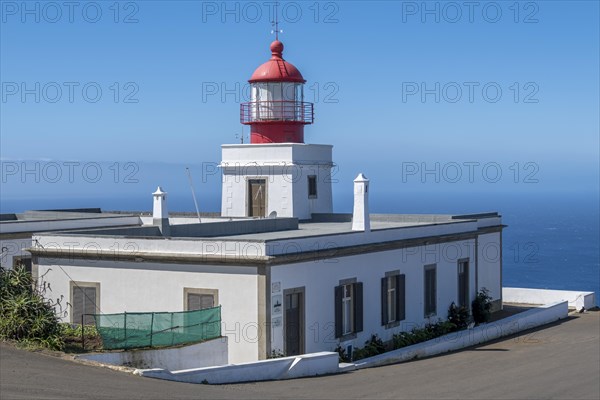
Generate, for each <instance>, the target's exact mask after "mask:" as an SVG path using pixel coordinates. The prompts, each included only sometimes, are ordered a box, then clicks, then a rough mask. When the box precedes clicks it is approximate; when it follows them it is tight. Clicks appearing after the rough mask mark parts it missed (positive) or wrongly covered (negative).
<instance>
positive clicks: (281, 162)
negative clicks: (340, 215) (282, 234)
mask: <svg viewBox="0 0 600 400" xmlns="http://www.w3.org/2000/svg"><path fill="white" fill-rule="evenodd" d="M331 150H332V146H329V145H315V144H299V143H274V144H249V145H223V161H222V162H221V168H222V172H223V180H222V185H223V187H222V198H221V214H222V216H224V217H245V216H248V195H247V190H248V180H249V179H265V180H266V185H267V188H266V191H267V193H266V196H267V201H266V203H267V204H266V210H267V211H266V215H267V216H268V215H269V214H270V213H272V212H276V213H277V216H279V217H296V218H299V219H309V218H310V217H311V214H312V213H331V212H332V211H333V197H332V190H331V168H332V165H333V164H332V153H331ZM309 175H316V176H317V198H315V199H309V198H308V176H309Z"/></svg>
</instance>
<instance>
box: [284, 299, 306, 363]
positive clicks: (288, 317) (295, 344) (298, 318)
mask: <svg viewBox="0 0 600 400" xmlns="http://www.w3.org/2000/svg"><path fill="white" fill-rule="evenodd" d="M283 295H284V306H285V308H284V310H285V311H284V314H283V318H284V321H283V323H284V330H283V335H284V341H285V347H284V353H285V355H286V356H295V355H298V354H304V351H305V350H304V288H303V287H302V288H295V289H287V290H284V291H283Z"/></svg>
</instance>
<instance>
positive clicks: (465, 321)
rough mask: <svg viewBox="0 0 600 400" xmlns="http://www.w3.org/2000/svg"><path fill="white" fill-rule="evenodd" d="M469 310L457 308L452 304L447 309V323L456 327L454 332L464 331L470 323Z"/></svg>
mask: <svg viewBox="0 0 600 400" xmlns="http://www.w3.org/2000/svg"><path fill="white" fill-rule="evenodd" d="M470 319H471V318H470V316H469V310H468V309H467V307H462V306H461V307H459V306H457V305H456V304H454V302H452V304H450V307H449V308H448V322H451V323H453V324H454V325H456V330H461V329H465V328H466V327H467V326H469V322H470Z"/></svg>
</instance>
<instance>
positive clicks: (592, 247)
mask: <svg viewBox="0 0 600 400" xmlns="http://www.w3.org/2000/svg"><path fill="white" fill-rule="evenodd" d="M188 193H189V192H188ZM188 193H186V192H185V190H182V191H181V192H175V193H173V194H172V195H170V197H169V209H170V210H172V211H193V210H194V205H193V202H192V200H191V196H190V195H189V194H188ZM334 199H336V200H335V202H334V209H335V210H336V212H351V210H352V204H351V195H350V193H343V194H340V193H338V194H337V195H336V193H334ZM340 199H346V200H347V201H343V200H340ZM199 201H200V204H201V209H202V210H203V211H218V210H219V208H220V203H219V202H220V198H219V196H218V195H216V194H213V195H212V196H208V197H202V196H200V198H199ZM370 202H371V212H372V213H408V214H411V213H435V214H443V213H457V214H458V213H461V214H462V213H474V212H486V211H498V212H499V213H500V214H501V215H502V221H503V223H504V224H505V225H507V228H506V229H505V230H504V234H503V235H504V236H503V263H504V270H503V285H504V286H512V287H530V288H541V289H563V290H581V291H594V292H596V296H598V293H600V212H599V204H600V203H599V199H598V194H597V193H573V194H569V193H560V194H557V193H528V194H522V193H521V194H518V193H512V194H511V193H487V194H486V193H477V194H473V193H468V192H458V191H455V192H448V193H443V194H440V193H435V192H427V193H421V192H418V191H413V192H410V193H396V192H390V193H384V194H379V195H375V194H372V198H371V199H370ZM71 207H73V208H75V207H101V208H102V209H103V210H132V211H133V210H135V211H149V210H150V209H151V198H150V196H149V193H147V194H145V195H142V196H131V195H129V194H127V195H123V196H119V195H117V194H113V195H112V196H105V197H102V196H97V197H94V198H89V197H78V196H73V195H71V196H69V197H65V198H61V197H50V196H48V197H44V198H39V197H33V196H32V197H29V198H9V197H6V196H3V197H2V201H1V203H0V209H1V212H2V213H8V212H21V211H24V210H30V209H56V208H71Z"/></svg>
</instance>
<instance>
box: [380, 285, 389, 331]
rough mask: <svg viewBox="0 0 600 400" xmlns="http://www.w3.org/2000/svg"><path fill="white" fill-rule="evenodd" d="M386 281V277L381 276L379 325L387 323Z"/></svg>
mask: <svg viewBox="0 0 600 400" xmlns="http://www.w3.org/2000/svg"><path fill="white" fill-rule="evenodd" d="M387 282H388V278H387V277H385V278H381V325H386V324H387V323H388V303H387V291H388V287H387V286H388V285H387Z"/></svg>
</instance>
